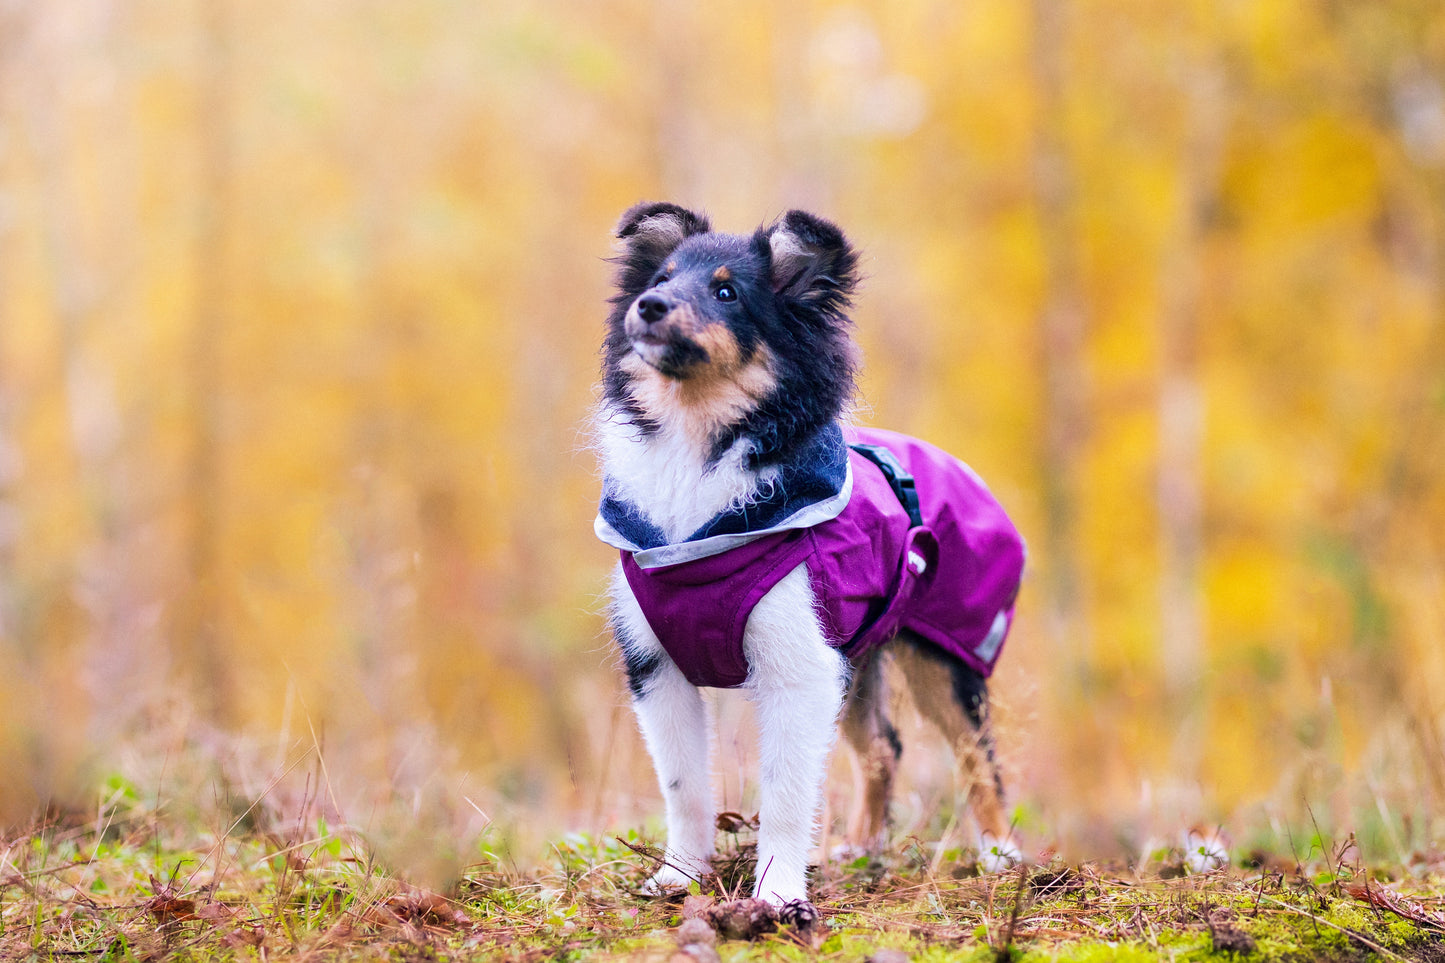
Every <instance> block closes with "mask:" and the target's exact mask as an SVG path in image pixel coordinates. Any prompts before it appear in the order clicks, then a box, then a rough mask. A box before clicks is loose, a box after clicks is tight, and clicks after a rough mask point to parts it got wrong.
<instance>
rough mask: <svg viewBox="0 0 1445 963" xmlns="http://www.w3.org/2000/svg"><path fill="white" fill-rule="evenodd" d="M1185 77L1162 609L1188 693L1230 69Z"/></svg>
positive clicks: (1162, 320)
mask: <svg viewBox="0 0 1445 963" xmlns="http://www.w3.org/2000/svg"><path fill="white" fill-rule="evenodd" d="M1181 69H1182V70H1184V71H1185V74H1184V78H1183V83H1184V87H1185V89H1184V91H1183V94H1184V99H1183V100H1184V106H1185V110H1186V116H1185V120H1184V138H1183V148H1184V150H1183V156H1181V157H1180V158H1179V162H1178V163H1179V169H1180V171H1181V176H1180V179H1181V190H1180V193H1181V195H1182V198H1181V203H1180V216H1179V222H1178V224H1177V227H1176V230H1175V233H1174V237H1173V239H1172V241H1171V243H1170V245H1169V247H1168V248H1167V249H1166V250H1165V254H1164V263H1163V276H1162V278H1161V292H1160V296H1161V302H1162V304H1161V309H1160V313H1159V354H1160V375H1159V396H1158V412H1159V415H1158V417H1159V463H1158V467H1157V471H1158V477H1157V480H1158V500H1159V504H1158V511H1159V602H1160V647H1161V657H1162V661H1163V670H1164V682H1165V685H1166V687H1167V688H1168V690H1169V692H1170V693H1172V694H1175V695H1179V694H1183V693H1185V692H1187V691H1188V690H1189V689H1190V688H1192V687H1194V686H1197V684H1198V682H1199V680H1200V677H1201V674H1202V671H1203V667H1204V627H1205V606H1204V593H1203V589H1202V586H1201V583H1200V573H1201V566H1202V560H1203V555H1204V483H1203V475H1204V417H1205V412H1204V391H1203V388H1202V387H1201V385H1200V382H1199V332H1200V312H1201V310H1202V305H1201V290H1202V284H1203V276H1204V265H1203V261H1204V258H1205V256H1206V254H1207V252H1206V250H1205V243H1206V240H1207V233H1208V231H1209V227H1210V221H1211V219H1212V218H1213V216H1214V212H1215V211H1216V210H1217V209H1218V207H1219V203H1220V183H1219V176H1220V162H1221V157H1222V154H1223V147H1224V134H1225V119H1226V112H1227V108H1228V92H1227V90H1226V89H1225V78H1224V73H1223V70H1222V68H1221V67H1220V66H1219V65H1218V64H1216V63H1213V62H1210V61H1207V60H1206V61H1204V62H1199V63H1193V64H1188V65H1186V66H1184V67H1182V68H1181Z"/></svg>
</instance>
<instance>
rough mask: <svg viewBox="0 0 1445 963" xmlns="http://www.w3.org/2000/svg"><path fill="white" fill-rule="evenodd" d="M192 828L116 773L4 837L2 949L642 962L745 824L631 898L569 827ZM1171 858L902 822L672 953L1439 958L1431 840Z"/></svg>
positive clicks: (700, 893) (741, 874)
mask: <svg viewBox="0 0 1445 963" xmlns="http://www.w3.org/2000/svg"><path fill="white" fill-rule="evenodd" d="M304 811H307V812H313V813H314V811H315V810H314V809H306V810H304ZM206 821H207V820H205V819H199V818H198V817H197V816H196V815H195V814H194V813H193V814H189V815H187V814H184V813H180V812H173V813H172V812H167V811H166V809H165V807H162V806H159V805H148V804H147V803H146V802H145V801H143V800H142V799H141V798H139V795H138V794H137V793H136V792H135V790H134V789H133V787H131V786H129V785H127V784H126V783H125V782H124V781H121V780H112V782H111V783H109V784H107V786H106V788H105V790H104V793H103V794H102V797H101V799H100V802H99V804H98V805H97V807H96V809H95V811H94V812H91V813H87V814H84V815H80V814H76V813H69V814H54V815H51V816H50V817H48V818H47V819H45V820H44V821H43V822H41V823H40V824H38V825H34V826H30V827H26V828H24V829H17V830H14V831H12V832H10V833H8V834H7V835H4V836H3V837H0V959H4V960H31V959H33V960H104V961H129V960H135V961H154V960H169V959H174V960H221V961H224V960H237V961H251V960H264V961H272V960H278V959H314V960H361V959H391V960H404V961H432V960H443V959H458V960H460V959H518V960H543V959H577V960H582V959H588V960H594V959H595V960H658V961H662V960H667V959H668V958H669V957H670V956H671V955H672V954H673V953H674V952H676V951H678V949H679V946H678V936H677V933H678V927H679V926H680V924H682V923H683V922H684V917H686V916H694V915H701V916H703V917H704V918H714V917H716V915H717V907H718V906H719V905H721V904H724V903H726V901H727V900H728V899H729V897H730V896H734V895H737V894H739V893H742V892H745V891H746V887H747V886H748V884H749V879H748V874H749V872H750V870H749V864H750V861H749V859H748V855H749V850H750V846H751V842H750V833H749V831H748V830H747V828H746V827H745V826H742V827H741V828H740V824H739V822H738V821H736V820H735V821H734V823H733V825H732V827H730V828H732V829H734V830H737V831H736V832H732V833H725V834H724V836H723V839H724V841H725V843H726V845H725V847H724V851H725V853H726V855H725V856H724V857H722V858H721V859H720V860H719V862H718V864H717V869H718V874H717V878H716V879H711V880H708V881H706V886H705V887H704V886H697V887H695V892H694V894H693V895H692V896H690V897H689V898H688V899H687V900H686V901H685V902H683V901H679V900H674V901H658V900H651V899H647V898H643V897H641V896H638V895H637V892H638V890H639V888H640V885H641V883H642V881H643V879H645V878H646V876H647V875H648V874H649V873H650V872H651V871H652V869H653V868H654V865H655V863H654V861H655V854H656V850H655V848H653V846H652V845H650V844H649V842H648V841H646V840H644V839H640V838H639V837H638V836H636V835H635V834H631V835H628V836H627V837H625V838H617V837H600V838H594V837H587V836H580V835H573V836H567V837H564V838H562V839H558V840H556V841H555V842H554V843H553V844H552V846H551V848H550V852H549V853H548V855H547V857H546V858H545V859H543V860H541V861H540V864H538V865H533V866H529V867H525V868H524V867H520V866H517V865H514V864H513V863H512V862H510V860H509V859H508V858H507V856H506V855H505V849H506V847H505V844H504V842H503V840H502V839H501V838H500V835H499V834H498V833H497V831H496V830H489V831H488V832H487V833H486V834H484V835H483V837H482V839H481V840H480V842H479V843H478V846H477V849H476V851H475V853H474V855H473V858H472V861H471V865H469V866H467V867H466V869H465V871H464V872H463V873H462V874H461V876H460V878H459V879H457V880H456V881H455V882H454V883H453V884H452V885H450V886H447V887H439V889H441V890H444V891H441V892H438V891H434V890H429V889H425V888H420V887H417V886H414V885H410V884H409V883H408V882H406V881H405V880H403V879H401V878H400V877H399V876H398V875H397V874H395V873H393V872H390V871H388V869H387V868H386V867H384V866H382V865H380V864H379V862H378V861H377V859H376V858H375V857H374V855H373V854H372V851H371V849H370V848H369V847H368V846H367V845H366V843H365V842H364V841H363V840H362V839H361V838H360V837H359V836H358V835H357V834H356V833H355V832H353V831H351V830H350V829H348V828H346V827H342V826H335V825H329V824H328V823H327V822H326V820H325V819H323V818H320V817H316V816H314V815H309V816H305V817H297V818H293V819H291V820H289V821H281V820H279V819H277V818H276V817H275V816H274V814H270V815H268V814H265V813H263V812H261V809H260V807H258V806H255V805H252V806H250V807H246V808H243V809H241V811H239V812H236V811H234V810H231V811H228V812H227V813H226V815H225V817H224V818H222V819H221V820H219V821H216V822H215V825H216V826H218V827H219V828H213V829H202V828H199V827H200V826H201V825H202V824H204V823H205V822H206ZM1186 855H1189V854H1185V853H1183V852H1181V851H1179V850H1174V851H1169V850H1163V851H1160V852H1157V853H1155V854H1153V855H1152V856H1151V857H1150V858H1149V860H1147V861H1146V862H1144V863H1142V864H1140V865H1133V866H1130V865H1125V864H1118V865H1110V864H1105V863H1087V864H1082V865H1077V864H1075V865H1070V864H1067V863H1065V862H1063V861H1062V860H1059V859H1057V858H1055V859H1052V860H1050V861H1048V862H1047V863H1045V864H1043V865H1034V866H1029V867H1022V868H1019V869H1016V870H1013V871H1009V872H1005V873H1001V874H994V875H988V874H982V875H981V874H979V872H978V867H977V866H976V864H975V862H974V861H973V859H972V854H971V853H969V852H967V851H946V852H944V853H941V854H940V853H938V852H935V851H934V850H933V849H932V848H931V847H930V846H929V845H928V844H927V843H925V842H924V841H921V840H917V839H906V840H903V841H902V842H901V844H899V845H897V846H895V847H894V849H893V850H892V851H890V852H887V853H885V854H882V855H880V856H875V857H869V856H863V857H858V858H854V859H840V860H835V861H831V862H829V863H827V864H826V865H824V866H822V867H820V868H819V869H818V871H817V874H816V882H815V894H816V895H815V900H816V902H817V903H818V905H819V907H820V909H821V910H822V912H823V919H822V921H821V923H820V924H819V925H817V926H816V927H814V928H813V929H812V930H811V931H810V932H807V933H799V932H793V931H791V930H788V929H786V928H782V929H773V928H770V927H766V926H765V927H763V929H764V930H770V931H768V932H761V933H758V934H756V936H755V938H754V939H751V940H738V939H732V940H729V939H722V938H718V940H717V943H716V947H715V949H709V948H708V947H707V946H705V945H699V944H696V943H694V944H692V945H689V946H688V947H686V949H687V952H688V953H689V954H690V956H689V959H694V960H699V961H701V960H706V959H711V957H710V956H709V955H708V954H709V953H712V952H716V953H717V954H718V955H719V956H720V958H721V959H722V960H729V961H740V960H763V959H766V960H779V961H787V960H814V959H817V960H839V961H842V960H848V961H857V960H864V959H868V958H870V957H873V956H874V955H875V954H882V955H880V956H878V959H880V960H883V959H887V958H888V956H887V953H886V952H885V951H895V953H902V954H904V955H905V956H906V957H908V958H911V959H915V960H924V961H943V960H979V961H1003V960H1054V959H1057V960H1070V961H1073V960H1077V961H1092V960H1155V959H1160V960H1162V959H1169V960H1203V959H1257V960H1307V959H1325V960H1341V961H1345V960H1365V959H1379V960H1399V959H1404V960H1429V961H1442V963H1445V942H1442V939H1445V856H1442V855H1441V854H1438V853H1419V854H1415V855H1414V856H1412V857H1410V858H1409V861H1408V862H1406V863H1403V864H1401V865H1394V866H1367V865H1365V864H1364V863H1363V862H1362V861H1361V859H1360V857H1359V851H1358V847H1356V846H1355V845H1354V841H1353V838H1352V837H1350V838H1346V839H1344V840H1342V841H1339V842H1332V841H1330V840H1325V839H1320V838H1318V837H1317V838H1315V839H1313V840H1312V841H1311V842H1310V844H1309V845H1308V852H1307V853H1305V854H1303V855H1298V856H1297V855H1294V854H1286V855H1283V856H1281V855H1280V854H1276V853H1269V852H1256V853H1253V854H1252V855H1251V856H1250V857H1247V858H1245V859H1244V860H1243V863H1247V865H1244V864H1239V863H1237V864H1236V865H1233V866H1228V867H1223V868H1219V869H1216V870H1214V871H1212V872H1205V873H1190V872H1188V869H1187V866H1188V861H1187V860H1186V859H1185V857H1186ZM704 890H707V891H706V892H704ZM697 926H698V924H692V927H693V931H696V928H697ZM704 932H710V930H708V929H707V928H704ZM894 958H902V957H897V956H896V955H895V957H894Z"/></svg>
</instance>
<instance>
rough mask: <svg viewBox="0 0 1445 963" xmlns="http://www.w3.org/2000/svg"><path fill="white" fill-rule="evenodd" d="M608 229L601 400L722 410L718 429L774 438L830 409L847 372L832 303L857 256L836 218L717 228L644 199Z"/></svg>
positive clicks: (841, 316) (847, 389) (824, 417)
mask: <svg viewBox="0 0 1445 963" xmlns="http://www.w3.org/2000/svg"><path fill="white" fill-rule="evenodd" d="M617 237H618V240H619V242H620V244H621V253H620V255H619V257H618V258H617V259H616V261H617V263H618V265H619V270H618V273H617V288H618V291H617V294H616V296H614V297H613V299H612V303H613V306H614V308H613V312H612V317H611V320H610V324H609V331H608V338H607V344H606V348H605V355H606V357H605V361H604V366H605V390H606V392H607V395H608V398H609V400H612V401H615V402H617V403H619V404H621V405H622V406H623V407H624V408H626V409H628V410H630V411H632V412H633V413H634V414H636V415H639V416H640V417H641V419H642V420H644V421H647V420H650V421H654V422H655V421H658V420H660V419H659V416H660V415H662V414H663V413H662V412H659V411H655V410H649V409H652V408H655V407H656V406H657V405H659V404H663V403H666V404H670V405H687V404H696V405H709V406H713V407H719V406H721V407H722V408H725V409H726V414H727V417H724V418H721V419H719V420H720V421H722V422H727V424H720V425H719V426H718V427H719V428H724V427H726V428H730V429H735V430H734V431H733V432H732V434H733V436H734V437H735V436H736V435H737V434H744V433H746V434H752V435H758V434H762V435H768V434H774V433H776V432H777V431H778V430H779V429H780V426H778V425H776V424H774V422H776V421H777V419H778V418H784V419H786V420H790V421H796V422H799V424H797V425H796V426H781V427H782V428H783V429H784V430H785V431H786V432H787V433H793V432H794V431H795V430H797V429H807V428H808V427H810V426H811V425H812V423H815V422H816V423H822V422H827V421H831V420H833V419H835V418H836V417H837V416H838V414H839V412H840V411H841V409H842V407H843V405H844V404H845V403H846V402H847V401H848V399H849V397H850V396H851V394H852V389H853V374H854V370H855V369H856V367H857V352H856V349H855V348H854V345H853V342H852V339H851V337H850V336H849V331H848V326H849V323H848V318H847V315H846V314H845V311H846V309H847V307H848V303H849V297H850V295H851V294H852V291H853V287H854V284H855V283H856V270H857V262H858V257H857V254H856V253H855V252H854V250H853V248H852V247H851V246H850V245H849V243H848V241H847V239H846V238H845V237H844V236H843V232H842V231H840V230H839V229H838V228H837V227H836V226H834V225H833V224H831V223H830V222H828V221H825V220H823V219H822V218H819V217H816V216H814V215H812V214H808V213H806V212H804V211H796V210H795V211H789V212H788V213H787V214H785V215H783V217H781V218H779V219H778V220H777V221H775V222H774V223H772V224H769V225H766V226H764V227H761V228H759V229H758V230H757V231H755V232H754V233H753V234H751V235H745V234H724V233H719V232H714V231H713V230H712V229H711V228H710V226H709V224H708V220H707V218H706V217H705V216H703V215H701V214H697V213H695V212H693V211H689V210H687V209H685V208H682V207H679V206H677V205H675V204H657V203H652V204H639V205H637V206H636V207H634V208H632V209H631V210H629V211H628V212H627V213H626V214H624V215H623V217H622V221H621V223H620V224H619V225H618V228H617ZM658 387H665V388H671V389H673V390H666V391H655V390H649V388H658ZM664 398H665V399H666V401H665V402H664V401H663V399H664ZM720 398H726V399H728V400H727V401H726V403H725V404H722V403H720V402H719V399H720ZM805 423H806V424H805ZM764 447H766V444H765V445H764Z"/></svg>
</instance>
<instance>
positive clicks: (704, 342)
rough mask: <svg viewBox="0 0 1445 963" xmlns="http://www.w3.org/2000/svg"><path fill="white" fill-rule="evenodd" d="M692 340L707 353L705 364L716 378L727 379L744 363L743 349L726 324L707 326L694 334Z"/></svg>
mask: <svg viewBox="0 0 1445 963" xmlns="http://www.w3.org/2000/svg"><path fill="white" fill-rule="evenodd" d="M692 340H693V341H694V342H696V343H697V344H698V346H700V347H701V348H702V350H704V351H706V352H707V357H708V360H707V361H706V362H705V363H706V364H708V365H709V366H710V367H711V368H712V372H710V373H711V374H713V375H714V376H718V377H726V376H728V375H729V374H731V373H732V372H734V371H736V370H737V368H738V366H739V365H740V364H741V363H742V360H743V349H742V347H741V346H740V345H739V344H738V339H737V338H736V337H734V336H733V333H732V331H730V330H728V326H727V325H725V324H709V325H705V326H703V327H702V329H701V330H698V331H696V332H695V333H693V334H692Z"/></svg>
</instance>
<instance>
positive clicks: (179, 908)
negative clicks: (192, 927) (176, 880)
mask: <svg viewBox="0 0 1445 963" xmlns="http://www.w3.org/2000/svg"><path fill="white" fill-rule="evenodd" d="M150 880H151V892H152V893H154V894H155V895H154V896H152V897H151V898H150V899H148V900H146V902H145V911H146V912H147V913H149V914H150V915H151V918H153V919H154V920H155V921H156V923H158V924H159V925H161V926H169V925H171V924H173V923H180V922H184V921H186V920H193V919H196V901H195V900H192V899H183V898H181V897H180V896H178V895H177V893H176V888H175V886H173V885H171V884H169V883H162V882H161V881H160V880H158V879H156V878H155V876H152V877H151V878H150Z"/></svg>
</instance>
